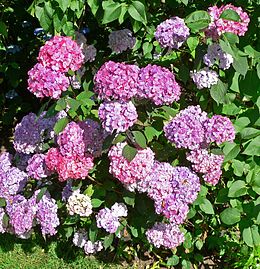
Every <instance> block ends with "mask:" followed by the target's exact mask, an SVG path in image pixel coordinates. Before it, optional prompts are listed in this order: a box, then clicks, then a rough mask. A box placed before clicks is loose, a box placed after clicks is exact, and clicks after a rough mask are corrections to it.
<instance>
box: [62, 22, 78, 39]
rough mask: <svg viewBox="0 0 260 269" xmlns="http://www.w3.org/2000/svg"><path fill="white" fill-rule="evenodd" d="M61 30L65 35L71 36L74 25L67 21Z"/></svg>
mask: <svg viewBox="0 0 260 269" xmlns="http://www.w3.org/2000/svg"><path fill="white" fill-rule="evenodd" d="M62 30H63V32H64V34H65V35H67V36H73V35H74V33H75V31H74V25H73V23H72V22H70V21H67V22H66V23H65V24H64V25H63V26H62Z"/></svg>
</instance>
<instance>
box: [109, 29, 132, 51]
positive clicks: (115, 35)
mask: <svg viewBox="0 0 260 269" xmlns="http://www.w3.org/2000/svg"><path fill="white" fill-rule="evenodd" d="M132 35H133V34H132V32H131V31H130V30H129V29H123V30H118V31H113V32H112V33H110V35H109V37H108V39H109V40H108V46H109V47H110V48H111V50H112V51H114V52H115V53H121V52H123V51H125V50H127V49H132V48H133V47H134V45H135V42H136V38H135V37H133V36H132Z"/></svg>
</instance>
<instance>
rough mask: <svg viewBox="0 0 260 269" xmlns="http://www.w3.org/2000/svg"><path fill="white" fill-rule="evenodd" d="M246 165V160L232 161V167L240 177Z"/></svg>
mask: <svg viewBox="0 0 260 269" xmlns="http://www.w3.org/2000/svg"><path fill="white" fill-rule="evenodd" d="M244 166H245V163H244V162H241V161H239V160H233V161H232V167H233V169H234V174H235V175H236V176H238V177H241V176H242V175H243V172H244Z"/></svg>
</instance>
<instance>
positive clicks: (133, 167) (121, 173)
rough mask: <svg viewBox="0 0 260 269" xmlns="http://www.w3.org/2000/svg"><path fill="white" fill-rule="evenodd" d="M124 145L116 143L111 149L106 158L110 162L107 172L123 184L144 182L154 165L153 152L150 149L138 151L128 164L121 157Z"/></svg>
mask: <svg viewBox="0 0 260 269" xmlns="http://www.w3.org/2000/svg"><path fill="white" fill-rule="evenodd" d="M125 145H126V143H117V144H116V145H114V146H113V147H111V149H110V151H109V153H108V157H109V160H110V167H109V172H110V173H111V174H112V175H113V176H114V177H115V178H117V179H119V180H120V181H121V182H122V183H123V184H129V183H134V182H138V181H142V180H144V179H145V178H146V177H147V176H148V175H149V173H150V171H151V169H152V167H153V164H154V152H153V151H152V150H151V149H150V148H146V149H139V150H137V154H136V156H135V157H134V159H133V160H132V161H131V162H129V161H128V160H127V159H126V158H125V157H124V156H123V148H124V146H125Z"/></svg>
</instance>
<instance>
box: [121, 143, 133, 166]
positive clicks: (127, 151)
mask: <svg viewBox="0 0 260 269" xmlns="http://www.w3.org/2000/svg"><path fill="white" fill-rule="evenodd" d="M136 154H137V149H136V148H133V147H131V146H129V145H125V146H124V148H123V152H122V155H123V156H124V157H125V158H126V159H127V160H128V161H129V162H131V161H132V160H133V159H134V157H135V155H136Z"/></svg>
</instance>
